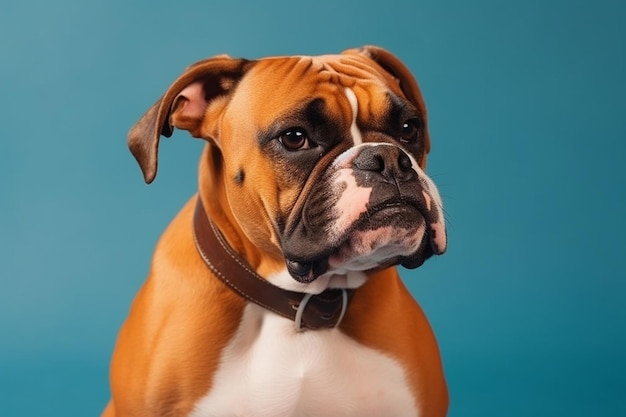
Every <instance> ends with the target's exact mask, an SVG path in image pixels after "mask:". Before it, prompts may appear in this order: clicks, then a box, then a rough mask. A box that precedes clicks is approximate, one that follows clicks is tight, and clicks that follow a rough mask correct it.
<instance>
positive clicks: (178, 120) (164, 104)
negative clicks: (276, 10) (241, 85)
mask: <svg viewBox="0 0 626 417" xmlns="http://www.w3.org/2000/svg"><path fill="white" fill-rule="evenodd" d="M248 62H249V61H247V60H244V59H233V58H230V57H229V56H226V55H220V56H216V57H213V58H209V59H206V60H204V61H200V62H197V63H195V64H193V65H191V66H189V67H187V69H186V70H185V71H184V72H183V74H182V75H181V76H180V77H178V78H177V79H176V80H175V81H174V83H172V85H171V86H170V87H169V88H168V89H167V91H166V92H165V94H163V96H162V97H161V98H160V99H159V100H157V102H156V103H154V105H153V106H152V107H150V108H149V109H148V111H146V113H145V114H144V115H143V116H142V117H141V118H140V119H139V121H138V122H137V123H135V125H134V126H133V127H132V128H131V129H130V131H129V132H128V147H129V148H130V151H131V152H132V154H133V156H134V157H135V159H136V160H137V162H138V163H139V166H140V167H141V171H142V172H143V176H144V179H145V181H146V183H148V184H150V183H151V182H152V181H153V180H154V177H156V173H157V164H158V153H159V138H160V136H161V135H163V136H165V137H170V136H172V132H173V130H174V127H177V128H179V129H184V130H188V131H189V133H190V134H191V135H192V136H194V137H201V136H200V135H201V127H202V122H203V120H204V116H205V112H206V110H207V106H208V105H209V103H210V102H211V100H213V99H214V98H216V97H219V96H223V95H227V94H229V93H230V92H231V91H232V89H233V88H234V86H235V85H236V83H237V81H239V79H240V78H241V77H242V75H243V74H244V72H245V68H246V64H247V63H248Z"/></svg>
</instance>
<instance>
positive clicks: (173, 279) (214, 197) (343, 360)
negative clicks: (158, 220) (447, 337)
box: [103, 46, 448, 417]
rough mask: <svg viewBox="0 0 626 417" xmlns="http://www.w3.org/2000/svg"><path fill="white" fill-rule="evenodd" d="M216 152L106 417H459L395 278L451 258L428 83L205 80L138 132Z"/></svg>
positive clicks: (378, 56)
mask: <svg viewBox="0 0 626 417" xmlns="http://www.w3.org/2000/svg"><path fill="white" fill-rule="evenodd" d="M174 127H176V128H178V129H183V130H187V131H188V132H189V133H190V134H191V135H192V136H193V137H196V138H201V139H204V140H205V141H206V147H205V149H204V152H203V154H202V157H201V160H200V165H199V181H198V193H197V195H196V196H194V197H192V198H191V200H189V202H188V203H187V204H186V205H185V206H184V208H183V209H182V210H181V211H180V213H179V214H178V215H177V216H176V217H175V219H174V220H173V221H172V223H171V224H170V225H169V227H168V228H167V229H166V231H165V232H164V234H163V236H162V237H161V239H160V240H159V242H158V244H157V246H156V249H155V252H154V257H153V259H152V264H151V268H150V272H149V276H148V279H147V282H146V283H145V284H144V286H143V287H142V288H141V290H140V292H139V294H138V295H137V297H136V299H135V300H134V302H133V305H132V308H131V310H130V314H129V316H128V319H127V320H126V322H125V323H124V325H123V327H122V329H121V330H120V333H119V337H118V340H117V344H116V347H115V351H114V354H113V359H112V365H111V392H112V398H111V401H110V402H109V404H108V406H107V407H106V409H105V411H104V413H103V416H106V417H112V416H117V417H130V416H152V417H156V416H168V417H173V416H190V417H191V416H193V417H209V416H211V417H227V416H228V417H231V416H232V417H235V416H254V417H282V416H285V417H287V416H290V417H291V416H312V417H315V416H323V417H340V416H359V417H366V416H372V417H373V416H375V417H381V416H385V417H391V416H419V417H425V416H431V417H435V416H444V415H445V414H446V412H447V408H448V394H447V388H446V383H445V379H444V375H443V371H442V364H441V359H440V355H439V351H438V347H437V343H436V340H435V337H434V335H433V332H432V330H431V327H430V325H429V324H428V321H427V319H426V317H425V315H424V313H423V312H422V310H421V309H420V307H419V306H418V304H417V303H416V301H415V300H414V299H413V298H412V297H411V295H410V294H409V292H408V291H407V289H406V287H405V286H404V285H403V283H402V282H401V280H400V278H399V275H398V271H397V269H396V266H397V265H403V266H405V267H407V268H416V267H418V266H420V265H421V264H422V263H423V262H424V261H425V260H426V259H428V258H429V257H431V256H432V255H439V254H442V253H443V252H444V251H445V249H446V231H445V225H444V217H443V209H442V202H441V199H440V197H439V193H438V191H437V188H436V187H435V185H434V183H433V182H432V181H431V179H430V178H429V177H428V176H427V175H426V173H425V172H424V169H425V166H426V154H427V153H428V152H429V150H430V140H429V135H428V125H427V118H426V108H425V106H424V101H423V99H422V96H421V93H420V90H419V88H418V85H417V82H416V81H415V79H414V78H413V76H412V75H411V74H410V72H409V70H408V69H407V68H406V67H405V65H404V64H402V63H401V62H400V60H399V59H398V58H396V57H395V56H394V55H392V54H391V53H389V52H388V51H386V50H384V49H381V48H377V47H372V46H367V47H363V48H361V49H351V50H348V51H345V52H343V53H341V54H339V55H325V56H317V57H307V56H294V57H273V58H265V59H259V60H245V59H234V58H230V57H228V56H225V55H221V56H216V57H213V58H209V59H207V60H204V61H200V62H198V63H196V64H193V65H191V66H189V67H188V68H187V69H186V70H185V71H184V72H183V74H182V75H181V76H180V77H179V78H178V79H176V80H175V81H174V83H173V84H172V85H171V86H170V87H169V88H168V89H167V91H166V92H165V94H164V95H163V96H162V97H161V98H160V99H159V100H158V101H157V102H156V103H155V104H154V105H153V106H152V107H150V108H149V109H148V111H147V112H146V113H145V114H144V115H143V116H142V117H141V119H139V121H138V122H137V124H136V125H135V126H134V127H133V128H132V129H131V130H130V133H129V136H128V144H129V146H130V150H131V151H132V153H133V155H134V156H135V158H136V159H137V161H138V163H139V166H140V167H141V170H142V172H143V175H144V179H145V181H146V182H147V183H150V182H152V180H153V179H154V178H155V175H156V172H157V152H158V146H159V138H160V136H161V135H163V136H166V137H169V136H170V135H171V134H172V131H173V129H174Z"/></svg>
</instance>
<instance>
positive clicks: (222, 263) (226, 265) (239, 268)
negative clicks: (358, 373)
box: [193, 196, 353, 331]
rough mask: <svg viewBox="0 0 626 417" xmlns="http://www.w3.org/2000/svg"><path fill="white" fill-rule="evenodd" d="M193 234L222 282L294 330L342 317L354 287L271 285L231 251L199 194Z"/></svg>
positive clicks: (330, 324)
mask: <svg viewBox="0 0 626 417" xmlns="http://www.w3.org/2000/svg"><path fill="white" fill-rule="evenodd" d="M193 234H194V241H195V242H196V248H197V249H198V252H199V253H200V256H202V259H204V262H205V263H206V264H207V266H208V267H209V268H210V269H211V271H213V273H214V274H215V275H216V276H217V277H218V278H219V279H220V280H222V282H224V283H225V284H226V285H228V286H229V287H230V288H231V289H233V290H234V291H235V292H237V293H238V294H239V295H241V296H242V297H244V298H245V299H246V300H248V301H252V302H253V303H256V304H258V305H260V306H261V307H263V308H265V309H267V310H270V311H273V312H274V313H276V314H279V315H281V316H283V317H286V318H288V319H291V320H293V321H294V323H295V327H296V330H297V331H302V330H303V329H305V328H306V329H311V330H315V329H320V328H332V327H336V326H338V325H339V323H340V322H341V320H342V319H343V316H344V314H345V312H346V309H347V307H348V303H349V301H350V298H351V296H352V293H353V290H344V289H328V290H325V291H324V292H322V293H320V294H315V295H313V294H306V293H299V292H294V291H287V290H284V289H282V288H280V287H277V286H275V285H273V284H271V283H270V282H269V281H267V280H266V279H264V278H263V277H261V276H259V275H258V274H257V273H256V272H254V271H253V270H252V268H251V267H250V265H248V263H247V262H246V261H245V260H244V259H242V258H241V257H240V256H239V255H237V254H236V253H235V252H234V251H233V250H232V248H231V247H230V246H229V245H228V243H227V242H226V241H225V240H224V237H223V236H222V234H221V233H220V232H219V230H217V228H216V227H215V225H214V224H213V222H211V220H210V219H209V218H208V217H207V215H206V212H205V211H204V207H203V205H202V201H201V199H200V196H198V198H197V202H196V209H195V212H194V216H193Z"/></svg>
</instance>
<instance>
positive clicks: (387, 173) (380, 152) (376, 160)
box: [352, 145, 417, 181]
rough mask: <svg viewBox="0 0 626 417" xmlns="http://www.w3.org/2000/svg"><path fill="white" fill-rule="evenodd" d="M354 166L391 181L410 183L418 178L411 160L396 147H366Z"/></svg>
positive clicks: (355, 159)
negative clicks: (409, 181)
mask: <svg viewBox="0 0 626 417" xmlns="http://www.w3.org/2000/svg"><path fill="white" fill-rule="evenodd" d="M352 166H353V167H354V168H355V169H358V170H361V171H369V172H373V173H376V174H379V175H380V176H382V177H383V178H384V179H385V180H389V181H408V180H412V179H414V178H415V177H416V176H417V173H416V172H415V170H414V169H413V165H412V164H411V158H409V156H408V155H407V154H406V153H405V152H404V151H403V150H402V149H400V148H398V147H396V146H389V145H376V146H369V147H366V148H364V149H363V150H362V151H361V152H359V154H358V155H357V156H356V158H354V160H353V161H352Z"/></svg>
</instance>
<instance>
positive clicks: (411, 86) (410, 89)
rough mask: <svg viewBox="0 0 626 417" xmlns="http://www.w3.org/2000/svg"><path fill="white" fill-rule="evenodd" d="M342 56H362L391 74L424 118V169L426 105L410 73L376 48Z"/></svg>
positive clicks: (427, 143)
mask: <svg viewBox="0 0 626 417" xmlns="http://www.w3.org/2000/svg"><path fill="white" fill-rule="evenodd" d="M343 53H344V54H363V55H365V56H367V57H369V58H371V59H372V60H373V61H374V62H376V63H377V64H378V65H379V66H380V67H381V68H382V69H384V70H385V71H386V72H388V73H389V74H391V75H392V76H393V77H394V78H395V79H396V80H397V82H398V85H399V86H400V89H401V90H402V92H403V93H404V96H405V97H406V98H407V99H408V100H409V101H410V102H411V103H413V105H414V106H415V107H416V108H417V110H419V112H420V113H421V114H422V117H423V118H424V120H423V122H424V153H423V155H422V159H421V161H420V166H421V167H422V168H425V167H426V155H427V154H428V152H429V151H430V135H429V134H428V118H427V114H426V105H425V104H424V99H423V98H422V93H421V92H420V89H419V86H418V84H417V81H416V80H415V77H413V74H411V71H409V69H408V68H407V67H406V65H404V64H403V63H402V61H400V60H399V59H398V58H397V57H396V56H395V55H393V54H392V53H391V52H389V51H387V50H386V49H383V48H380V47H378V46H372V45H366V46H363V47H362V48H358V49H349V50H347V51H344V52H343Z"/></svg>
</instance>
